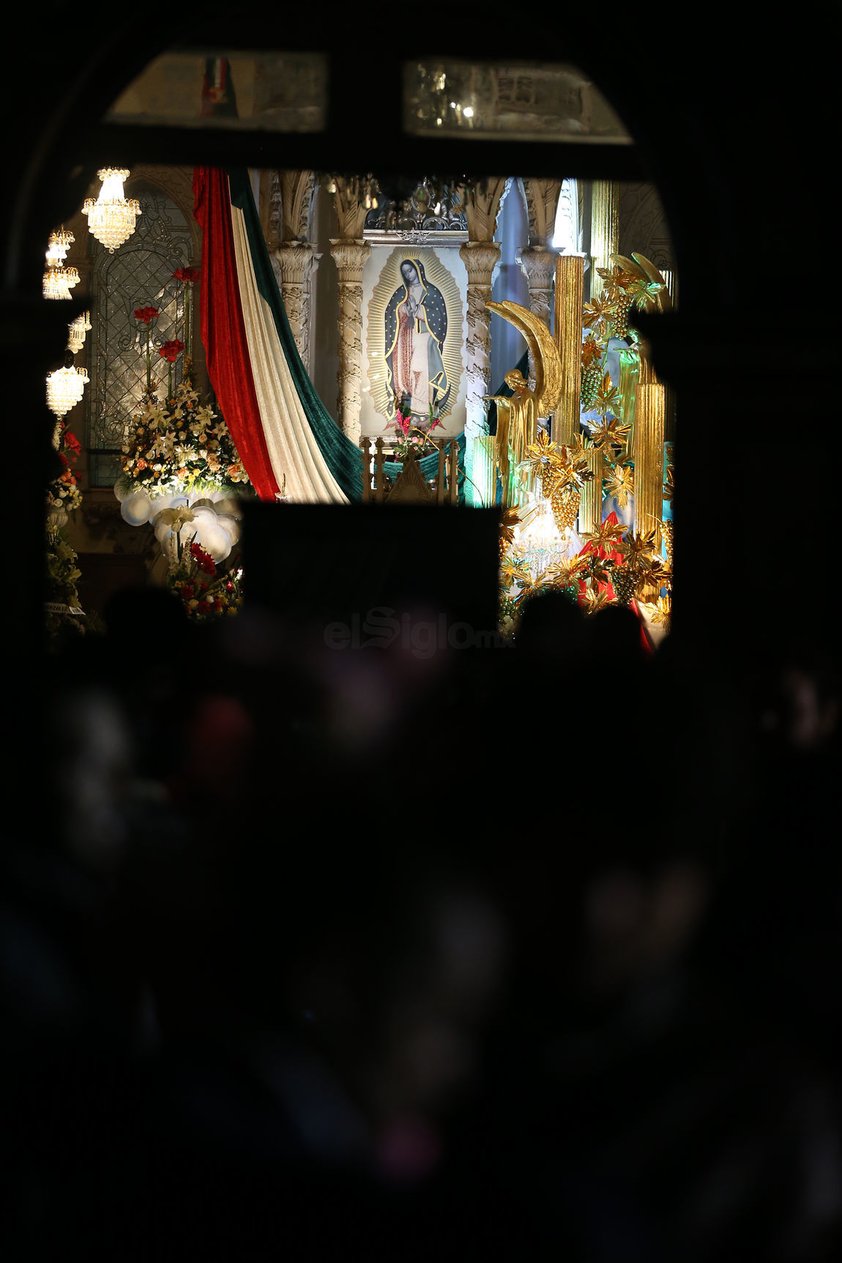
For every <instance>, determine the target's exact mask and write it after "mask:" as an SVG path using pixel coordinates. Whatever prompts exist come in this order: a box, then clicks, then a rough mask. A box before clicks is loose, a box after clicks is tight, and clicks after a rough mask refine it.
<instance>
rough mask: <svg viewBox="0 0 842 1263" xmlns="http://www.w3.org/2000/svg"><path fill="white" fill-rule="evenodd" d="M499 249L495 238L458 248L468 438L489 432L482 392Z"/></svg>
mask: <svg viewBox="0 0 842 1263" xmlns="http://www.w3.org/2000/svg"><path fill="white" fill-rule="evenodd" d="M500 249H501V247H500V244H499V242H496V241H466V242H465V244H464V245H463V246H461V247H460V249H459V255H460V257H461V259H462V261H463V263H464V264H465V267H466V269H467V272H468V339H467V345H466V348H465V371H466V376H467V392H466V397H465V438H466V440H467V441H470V440H471V439H474V438H477V437H478V436H479V435H480V434H487V433H488V421H487V418H486V412H487V409H486V405H485V400H484V399H483V395H487V394H488V389H489V382H488V373H489V367H490V355H489V345H490V321H491V315H490V313H489V311H488V308H487V307H486V303H489V302H490V301H491V277H492V273H493V272H494V268H495V266H496V264H497V260H498V259H499V258H500Z"/></svg>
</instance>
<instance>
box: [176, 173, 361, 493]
mask: <svg viewBox="0 0 842 1263" xmlns="http://www.w3.org/2000/svg"><path fill="white" fill-rule="evenodd" d="M193 195H194V214H195V217H196V221H197V223H198V224H199V226H200V228H201V229H202V234H203V245H202V266H201V290H200V331H201V338H202V343H203V346H204V349H205V356H206V360H207V367H208V377H209V379H210V383H211V386H212V387H213V390H214V393H215V395H216V400H217V403H218V406H219V410H220V412H221V413H222V416H223V417H224V418H225V422H226V424H227V426H228V429H229V431H230V433H231V437H232V438H233V440H234V443H235V445H236V448H237V452H238V453H239V456H240V459H241V461H242V462H243V465H244V467H245V470H246V473H247V474H248V476H249V478H250V480H251V483H252V486H253V487H254V489H255V491H256V493H257V495H258V496H259V497H260V498H261V499H263V500H273V499H275V498H276V497H277V496H278V495H279V494H280V493H282V492H283V493H285V495H286V497H287V498H288V499H289V500H290V501H291V502H294V503H295V502H299V503H309V504H318V503H326V504H337V503H340V504H341V503H349V502H353V501H357V500H359V499H360V498H361V496H362V454H361V452H360V450H359V448H358V447H357V446H356V445H355V444H354V443H353V442H352V441H351V440H350V439H349V438H348V437H347V435H345V434H343V432H342V431H341V430H340V428H339V426H338V425H337V423H336V421H335V420H334V419H333V417H331V416H330V414H329V413H328V412H327V410H326V408H325V407H324V404H323V403H322V402H321V400H320V399H319V398H318V396H317V394H316V392H315V390H314V389H313V384H312V382H311V381H310V378H309V375H308V373H307V370H306V368H305V367H304V364H303V363H302V360H301V356H300V355H299V352H298V348H297V346H296V344H295V339H294V338H293V336H292V331H291V329H290V327H289V321H288V319H287V315H286V311H285V309H284V305H283V299H282V297H281V293H280V290H279V288H278V283H277V280H276V279H275V273H274V272H273V270H272V264H271V261H270V258H269V251H268V249H267V247H266V242H265V240H264V237H263V232H262V228H261V225H260V220H259V217H258V214H257V208H256V206H255V204H254V198H253V196H252V191H251V185H250V183H249V179H248V173H247V172H246V171H245V170H232V171H223V170H219V169H216V168H207V167H200V168H197V169H196V170H195V172H194V175H193Z"/></svg>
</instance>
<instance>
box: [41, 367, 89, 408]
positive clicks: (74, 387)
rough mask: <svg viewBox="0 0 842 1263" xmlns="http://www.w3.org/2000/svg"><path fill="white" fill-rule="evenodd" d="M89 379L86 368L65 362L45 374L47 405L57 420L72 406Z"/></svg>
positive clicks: (76, 401) (79, 397)
mask: <svg viewBox="0 0 842 1263" xmlns="http://www.w3.org/2000/svg"><path fill="white" fill-rule="evenodd" d="M89 381H90V378H89V377H88V370H87V369H85V368H75V367H74V366H73V365H72V364H71V365H67V364H65V365H64V366H63V367H62V368H57V369H56V370H55V372H52V373H48V374H47V407H48V408H49V409H50V412H52V413H54V414H55V416H56V417H58V419H59V420H61V418H62V417H63V416H64V414H65V413H66V412H69V411H70V409H71V408H74V407H75V406H76V404H77V403H78V402H79V400H80V399H81V398H82V395H83V394H84V391H85V386H86V384H87V383H88V382H89Z"/></svg>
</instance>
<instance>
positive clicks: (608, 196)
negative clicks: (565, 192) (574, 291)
mask: <svg viewBox="0 0 842 1263" xmlns="http://www.w3.org/2000/svg"><path fill="white" fill-rule="evenodd" d="M619 248H620V190H619V186H618V185H617V184H616V183H614V182H613V181H611V180H594V185H593V201H592V203H591V297H592V298H595V297H596V296H597V294H600V293H601V292H602V285H603V282H602V277H601V276H600V275H599V273H598V272H597V268H607V267H610V266H611V255H612V254H616V253H617V251H618V250H619Z"/></svg>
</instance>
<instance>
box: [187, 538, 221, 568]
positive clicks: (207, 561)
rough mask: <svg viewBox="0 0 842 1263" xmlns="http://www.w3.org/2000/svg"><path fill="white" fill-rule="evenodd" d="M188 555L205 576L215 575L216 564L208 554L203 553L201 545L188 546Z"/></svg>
mask: <svg viewBox="0 0 842 1263" xmlns="http://www.w3.org/2000/svg"><path fill="white" fill-rule="evenodd" d="M190 554H191V556H192V557H193V560H194V561H195V563H196V565H197V566H198V567H199V569H200V570H204V571H205V573H206V574H216V563H215V562H214V559H213V557H211V555H210V553H208V552H205V550H204V548H202V545H201V544H197V543H195V542H194V543H192V544H191V545H190Z"/></svg>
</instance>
